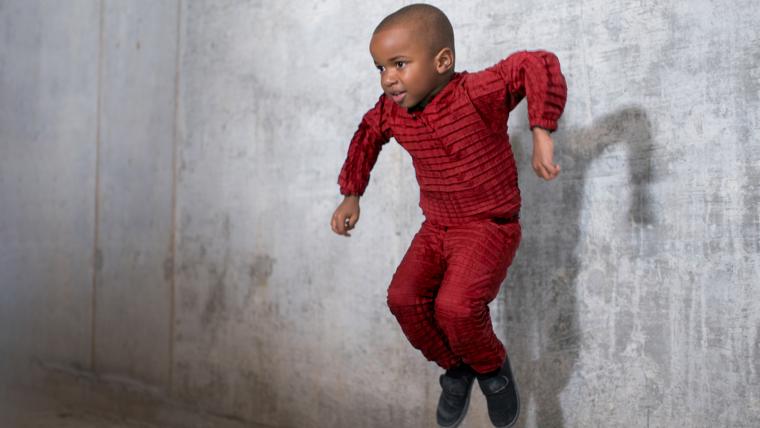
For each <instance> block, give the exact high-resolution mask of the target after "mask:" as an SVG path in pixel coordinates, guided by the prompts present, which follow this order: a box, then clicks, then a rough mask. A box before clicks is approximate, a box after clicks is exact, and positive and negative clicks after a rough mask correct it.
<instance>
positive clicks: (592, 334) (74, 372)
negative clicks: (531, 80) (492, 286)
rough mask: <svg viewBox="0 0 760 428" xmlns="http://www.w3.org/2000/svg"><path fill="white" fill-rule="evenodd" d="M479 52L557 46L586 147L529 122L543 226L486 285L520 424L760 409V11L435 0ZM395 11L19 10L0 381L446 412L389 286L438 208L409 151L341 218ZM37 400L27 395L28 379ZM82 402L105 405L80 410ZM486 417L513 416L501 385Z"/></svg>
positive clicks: (253, 7) (3, 195)
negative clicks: (497, 409) (383, 28)
mask: <svg viewBox="0 0 760 428" xmlns="http://www.w3.org/2000/svg"><path fill="white" fill-rule="evenodd" d="M436 4H437V5H438V6H439V7H441V8H442V9H443V10H444V11H445V12H447V14H448V15H449V17H450V19H451V20H452V23H453V25H454V29H455V33H456V39H457V55H458V58H457V68H458V69H459V70H469V71H475V70H479V69H482V68H483V67H486V66H488V65H491V64H493V63H494V62H496V61H498V60H499V59H501V58H503V57H505V56H506V55H508V54H509V53H510V52H513V51H515V50H518V49H538V48H542V49H548V50H551V51H553V52H555V53H556V54H557V55H558V57H559V58H560V61H561V63H562V69H563V72H564V73H565V76H566V78H567V81H568V92H569V98H568V103H567V108H566V111H565V114H564V116H563V118H562V120H561V122H560V129H559V131H558V132H556V133H555V134H553V136H554V139H555V143H556V156H557V159H558V161H559V163H560V164H561V166H562V174H561V176H560V177H559V179H558V180H556V181H554V182H551V183H546V182H543V181H541V180H539V179H538V178H536V177H535V175H534V174H533V173H532V171H531V170H530V166H529V158H530V153H531V145H530V141H531V140H530V134H529V131H528V130H527V118H526V109H525V104H524V103H523V104H522V105H521V106H520V107H518V108H517V109H516V110H515V111H514V112H513V114H512V117H511V118H510V123H509V126H510V134H511V135H512V144H513V148H514V151H515V154H516V156H517V158H518V163H519V165H520V170H519V173H520V186H521V189H522V194H523V200H524V207H523V212H522V214H523V215H522V218H523V220H522V223H523V242H522V244H521V248H520V250H519V252H518V255H517V257H516V259H515V261H514V264H513V266H512V267H511V269H510V272H509V274H508V278H507V280H506V282H505V283H504V286H503V288H502V292H501V293H500V295H499V297H498V298H497V299H496V300H495V301H494V302H493V303H492V305H491V313H492V315H493V318H494V325H495V328H496V329H497V334H498V335H499V337H501V338H502V340H503V341H504V342H505V344H506V345H507V348H508V350H509V352H510V355H511V356H512V361H513V366H514V368H515V370H516V375H517V379H518V382H519V383H520V390H521V393H522V398H523V408H522V417H521V420H520V423H519V424H518V426H520V427H586V426H605V427H618V426H631V425H634V426H645V427H670V426H694V427H712V426H732V427H754V426H758V425H760V377H759V376H760V375H759V373H760V345H758V343H760V337H759V330H760V303H758V301H759V300H758V299H757V296H758V294H759V292H760V289H759V288H760V285H759V283H758V280H757V278H758V277H760V275H758V274H759V273H760V272H759V271H760V256H758V252H760V211H758V204H759V203H760V187H758V182H760V154H758V151H757V150H756V147H757V143H758V135H757V129H758V125H759V122H760V35H759V34H758V33H759V30H758V27H757V25H756V22H757V21H758V18H760V12H758V9H757V8H756V7H754V4H753V3H751V2H749V1H739V2H725V1H722V2H721V1H713V2H710V1H704V0H703V1H694V2H654V1H640V2H623V1H606V2H602V1H585V2H560V3H557V2H548V1H533V2H528V1H515V2H509V3H503V2H494V1H474V2H467V3H461V2H454V1H442V2H439V3H436ZM397 7H399V3H395V2H388V1H377V2H371V3H367V4H362V5H357V4H356V2H343V1H337V0H327V1H321V2H264V1H246V2H241V1H214V2H210V1H209V2H201V1H165V2H149V1H140V2H105V1H94V0H79V1H75V2H67V3H66V5H63V4H59V2H53V1H44V0H38V1H20V0H14V1H11V0H6V1H0V23H1V25H0V28H2V31H1V32H0V34H2V35H1V36H0V150H2V156H0V207H2V215H0V241H1V242H2V243H3V245H2V246H0V284H1V286H2V290H3V293H2V294H1V296H2V297H0V351H1V352H2V354H3V355H4V359H3V360H2V362H0V380H2V381H3V382H2V384H4V385H11V387H9V388H6V391H7V396H11V397H14V399H15V400H22V401H24V397H28V394H21V392H20V391H33V394H34V395H39V396H41V395H47V396H49V399H50V400H53V402H55V403H60V404H58V405H64V406H68V407H66V408H67V409H75V410H71V411H73V412H85V413H75V414H85V415H87V414H90V413H86V412H87V411H89V410H87V409H94V410H93V411H97V412H98V413H97V414H111V415H115V416H114V417H118V418H129V419H130V420H135V421H138V420H139V421H140V423H148V424H151V423H157V424H159V426H249V425H253V424H260V425H261V426H270V427H281V428H285V427H296V426H297V427H357V426H358V427H433V426H434V418H433V414H434V410H435V402H436V400H437V397H438V391H439V389H438V386H437V383H436V380H437V379H436V377H437V375H438V374H439V373H440V370H439V369H438V368H437V367H435V366H434V365H433V364H432V363H429V362H427V361H425V360H424V358H423V357H421V355H420V354H419V353H418V352H417V351H416V350H414V349H413V348H411V346H409V345H408V344H407V342H406V339H405V338H404V336H403V334H402V333H401V331H400V329H399V328H398V325H397V324H396V323H395V320H394V319H393V317H392V315H391V314H390V313H389V311H388V310H387V307H386V306H385V290H386V287H387V284H388V282H389V280H390V277H391V275H392V274H393V271H394V269H395V266H396V265H397V264H398V262H399V261H400V259H401V257H402V256H403V254H404V251H405V250H406V248H407V246H408V244H409V241H410V240H411V237H412V236H413V234H414V232H416V230H417V228H418V227H419V224H420V222H421V221H422V216H421V213H420V210H419V208H418V206H417V202H418V199H417V197H418V196H417V193H418V188H417V185H416V183H415V181H414V174H413V170H412V166H411V161H410V159H409V156H408V155H407V154H406V153H405V152H404V151H403V150H402V149H401V148H400V147H399V146H398V145H397V144H396V143H395V142H391V143H389V144H388V145H386V146H385V147H384V149H383V152H382V153H381V155H380V159H379V161H378V163H377V165H376V167H375V169H374V170H373V173H372V179H371V183H370V186H369V188H368V190H367V193H366V194H365V196H364V198H362V217H361V220H360V222H359V225H358V227H357V229H356V230H355V232H354V234H353V236H352V237H351V238H350V239H346V238H343V237H339V236H336V235H334V234H332V232H331V231H330V228H329V224H328V223H329V217H330V215H331V213H332V210H333V209H334V208H335V206H336V204H337V203H338V202H339V201H340V198H339V196H338V192H337V185H336V183H335V180H336V178H337V173H338V170H339V168H340V165H341V163H342V161H343V159H344V158H345V154H346V149H347V146H348V141H349V138H350V136H351V133H352V132H353V131H354V130H355V129H356V125H357V124H358V120H359V119H360V117H361V115H362V114H363V113H364V112H365V111H366V110H367V109H368V108H369V107H371V105H372V103H373V101H374V100H376V98H377V96H378V95H379V93H380V89H379V85H378V79H377V75H376V72H375V70H374V68H373V66H372V62H371V58H370V57H369V55H368V53H367V44H368V41H369V36H370V32H371V29H372V28H374V25H375V24H376V23H377V22H378V21H379V20H380V19H381V18H382V17H383V16H384V15H385V14H386V13H388V12H390V11H392V10H395V9H396V8H397ZM25 402H26V401H25ZM77 409H84V410H77ZM463 426H464V427H482V426H488V421H487V416H486V412H485V403H484V401H483V399H482V397H480V395H479V393H477V390H476V394H475V398H474V401H473V404H472V409H471V411H470V414H469V415H468V417H467V420H466V421H465V423H464V424H463Z"/></svg>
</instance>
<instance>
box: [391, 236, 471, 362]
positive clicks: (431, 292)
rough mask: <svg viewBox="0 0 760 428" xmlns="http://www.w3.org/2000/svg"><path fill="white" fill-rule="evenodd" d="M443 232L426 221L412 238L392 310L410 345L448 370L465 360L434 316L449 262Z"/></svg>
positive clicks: (399, 272)
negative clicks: (446, 256) (455, 350)
mask: <svg viewBox="0 0 760 428" xmlns="http://www.w3.org/2000/svg"><path fill="white" fill-rule="evenodd" d="M443 233H444V231H443V229H440V228H438V227H436V226H433V225H431V224H429V223H428V222H427V221H425V222H424V223H423V224H422V227H420V230H419V231H418V232H417V234H416V235H415V236H414V238H413V239H412V243H411V244H410V246H409V249H408V250H407V252H406V254H405V255H404V258H403V259H402V260H401V263H400V264H399V266H398V268H396V272H395V273H394V274H393V279H392V280H391V283H390V286H389V287H388V307H389V308H390V310H391V312H392V313H393V315H395V317H396V319H397V320H398V322H399V324H400V325H401V330H402V331H403V332H404V334H405V335H406V337H407V339H409V342H410V343H411V344H412V346H414V347H415V348H417V349H419V350H420V351H422V354H423V355H424V356H425V358H427V359H428V360H430V361H434V362H436V363H437V364H438V365H439V366H441V367H443V368H444V369H448V368H451V367H454V366H456V365H457V364H459V363H460V362H461V359H460V358H459V357H458V356H457V355H456V354H454V353H452V352H451V348H449V344H448V343H447V342H446V339H445V336H444V334H443V332H442V331H441V329H440V327H438V325H437V324H436V321H435V317H434V314H433V299H434V297H435V295H436V293H437V292H438V289H439V288H440V286H441V280H442V279H443V273H444V271H445V267H446V266H445V261H444V259H443V254H442V251H441V250H442V244H443Z"/></svg>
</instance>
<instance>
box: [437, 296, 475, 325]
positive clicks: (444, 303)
mask: <svg viewBox="0 0 760 428" xmlns="http://www.w3.org/2000/svg"><path fill="white" fill-rule="evenodd" d="M486 308H487V306H486V304H485V303H484V302H480V301H477V300H472V299H467V298H443V299H442V298H440V297H439V298H437V299H436V301H435V318H436V320H437V321H438V323H439V324H441V325H445V324H458V323H462V322H472V321H477V320H479V319H480V318H481V317H482V316H483V314H484V313H485V311H486Z"/></svg>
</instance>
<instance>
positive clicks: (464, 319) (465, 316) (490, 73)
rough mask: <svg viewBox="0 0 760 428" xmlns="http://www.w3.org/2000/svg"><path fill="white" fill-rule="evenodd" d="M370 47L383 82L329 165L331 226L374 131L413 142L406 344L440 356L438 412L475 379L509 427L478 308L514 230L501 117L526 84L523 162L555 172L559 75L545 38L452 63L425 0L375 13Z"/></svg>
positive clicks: (338, 226) (346, 222)
mask: <svg viewBox="0 0 760 428" xmlns="http://www.w3.org/2000/svg"><path fill="white" fill-rule="evenodd" d="M370 53H371V54H372V58H373V59H374V61H375V65H376V66H377V68H378V70H379V71H380V84H381V86H382V89H383V94H382V95H381V96H380V99H379V101H378V102H377V104H376V105H375V106H374V107H373V108H372V109H370V110H369V111H368V112H367V113H366V114H365V115H364V117H363V118H362V121H361V123H360V124H359V128H358V130H357V131H356V133H355V134H354V136H353V138H352V140H351V143H350V146H349V149H348V156H347V158H346V160H345V163H344V164H343V167H342V169H341V171H340V175H339V178H338V184H339V185H340V192H341V194H343V195H345V198H344V200H343V202H342V203H341V204H340V205H339V206H338V208H337V209H336V210H335V213H334V214H333V216H332V221H331V226H332V229H333V231H334V232H335V233H337V234H340V235H345V236H350V234H349V233H348V232H349V231H350V230H352V229H353V228H354V227H355V226H356V223H357V221H358V220H359V197H360V196H361V195H362V194H363V193H364V190H365V188H366V186H367V183H368V182H369V174H370V170H371V169H372V167H373V166H374V164H375V162H376V160H377V157H378V154H379V153H380V150H381V147H382V145H383V144H385V143H387V142H388V141H389V139H390V138H391V137H393V138H395V139H396V141H397V142H398V143H399V144H401V146H402V147H404V149H406V150H407V151H408V152H409V153H410V155H411V156H412V161H413V164H414V169H415V173H416V176H417V181H418V183H419V186H420V207H421V208H422V213H423V215H424V217H425V221H424V222H423V223H422V226H421V228H420V230H419V231H418V232H417V234H416V235H415V236H414V238H413V239H412V242H411V245H410V247H409V249H408V250H407V252H406V254H405V255H404V257H403V259H402V261H401V263H400V264H399V266H398V268H397V269H396V272H395V273H394V275H393V279H392V280H391V283H390V286H389V288H388V306H389V307H390V310H391V312H392V313H393V314H394V316H395V317H396V318H397V320H398V322H399V324H400V325H401V329H402V331H403V332H404V334H405V335H406V337H407V338H408V339H409V341H410V342H411V344H412V345H413V346H414V347H415V348H417V349H419V350H420V351H422V353H423V355H424V356H425V357H426V358H427V359H428V360H430V361H434V362H435V363H437V364H438V365H439V366H441V367H442V368H444V369H446V372H445V373H444V374H442V375H441V376H440V378H439V382H440V384H441V387H442V392H441V396H440V398H439V400H438V409H437V414H436V416H437V421H438V424H439V425H440V426H443V427H455V426H457V425H459V423H460V422H461V421H462V419H463V418H464V415H465V412H466V410H467V406H468V404H469V397H470V390H471V387H472V384H473V383H474V379H477V380H478V384H479V386H480V389H481V390H482V392H483V393H484V394H485V396H486V401H487V404H488V413H489V417H490V419H491V422H492V423H493V424H494V425H495V426H497V427H510V426H512V425H513V424H514V423H515V422H516V421H517V417H518V414H519V408H520V403H519V397H518V393H517V388H516V385H515V379H514V375H513V373H512V369H511V366H510V363H509V359H508V358H507V353H506V349H505V348H504V345H503V344H502V343H501V342H500V341H499V340H498V339H497V337H496V335H495V334H494V332H493V327H492V325H491V320H490V317H489V312H488V303H489V302H491V301H492V300H493V299H494V298H495V297H496V295H497V294H498V292H499V288H500V286H501V282H502V281H503V280H504V278H505V277H506V274H507V268H508V267H509V265H510V264H511V262H512V259H513V257H514V255H515V252H516V251H517V247H518V245H519V243H520V238H521V229H520V222H519V217H518V215H519V211H520V191H519V189H518V187H517V170H516V166H515V160H514V156H513V154H512V150H511V147H510V143H509V137H508V135H507V118H508V116H509V112H510V111H511V110H512V109H514V108H515V106H517V104H518V103H519V102H520V101H521V100H522V99H523V98H527V101H528V118H529V121H530V127H531V129H532V132H533V161H532V166H533V169H534V171H535V172H536V174H537V175H538V176H539V177H541V178H543V179H545V180H552V179H554V178H555V177H556V176H557V174H559V171H560V168H559V165H556V164H555V163H554V162H553V142H552V138H551V137H550V135H549V131H553V130H555V129H556V127H557V120H558V119H559V117H560V116H561V114H562V111H563V109H564V106H565V99H566V94H567V87H566V84H565V78H564V76H563V75H562V73H561V71H560V66H559V62H558V60H557V57H556V56H555V55H553V54H552V53H549V52H546V51H532V52H528V51H522V52H516V53H514V54H512V55H510V56H508V57H507V58H506V59H503V60H501V61H500V62H498V63H497V64H495V65H494V66H492V67H489V68H487V69H485V70H483V71H480V72H477V73H467V72H455V71H454V62H455V61H454V60H455V55H454V33H453V29H452V27H451V24H450V22H449V20H448V18H447V17H446V15H445V14H444V13H443V12H441V11H440V10H439V9H437V8H435V7H433V6H430V5H424V4H415V5H410V6H406V7H404V8H402V9H399V10H398V11H396V12H394V13H393V14H391V15H389V16H387V17H386V18H385V19H383V21H382V22H381V23H380V24H379V25H378V26H377V28H376V29H375V31H374V33H373V35H372V40H371V42H370Z"/></svg>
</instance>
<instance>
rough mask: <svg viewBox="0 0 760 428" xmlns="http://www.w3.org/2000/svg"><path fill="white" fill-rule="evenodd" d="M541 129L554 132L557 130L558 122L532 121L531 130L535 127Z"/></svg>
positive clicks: (546, 120)
mask: <svg viewBox="0 0 760 428" xmlns="http://www.w3.org/2000/svg"><path fill="white" fill-rule="evenodd" d="M536 126H538V127H541V128H544V129H548V130H549V131H552V132H554V131H555V130H557V121H556V120H551V119H535V120H531V121H530V129H531V130H532V129H533V128H534V127H536Z"/></svg>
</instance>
